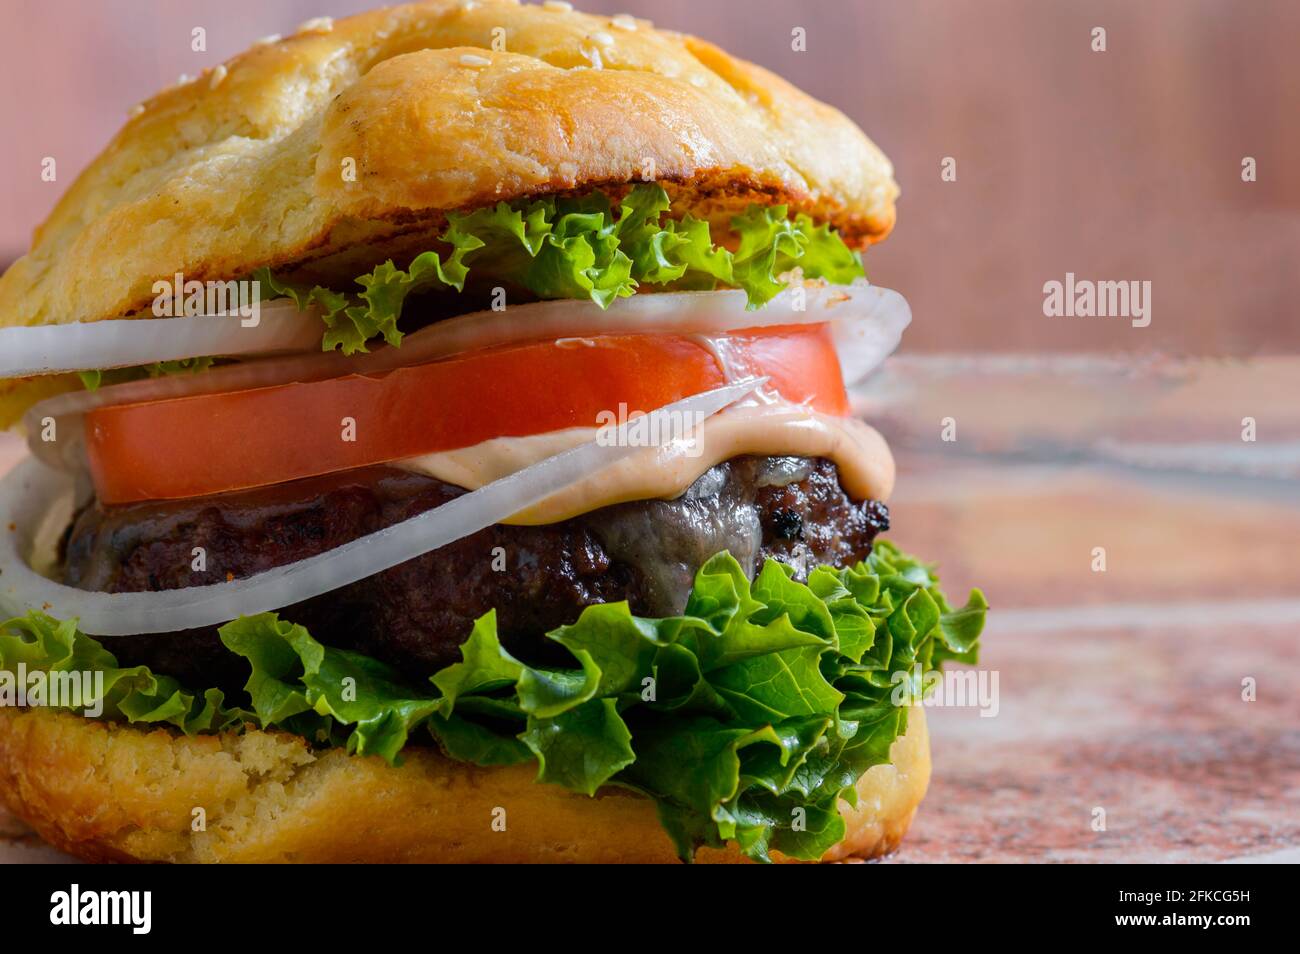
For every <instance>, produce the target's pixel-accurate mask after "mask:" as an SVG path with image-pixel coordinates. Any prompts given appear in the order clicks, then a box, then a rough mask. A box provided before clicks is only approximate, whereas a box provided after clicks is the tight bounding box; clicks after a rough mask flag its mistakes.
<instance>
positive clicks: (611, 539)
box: [63, 456, 889, 691]
mask: <svg viewBox="0 0 1300 954" xmlns="http://www.w3.org/2000/svg"><path fill="white" fill-rule="evenodd" d="M464 492H465V491H464V490H463V489H461V488H459V487H455V486H453V485H451V484H446V483H443V482H442V481H439V480H435V479H432V478H430V477H427V476H421V475H418V474H413V473H409V472H406V471H403V470H398V469H396V468H391V467H374V468H365V469H361V470H355V471H350V472H347V473H341V474H333V475H329V476H326V477H320V478H312V479H308V480H301V481H296V482H294V483H290V484H283V485H280V486H276V487H271V488H266V489H263V490H257V491H251V492H241V493H235V494H223V495H219V496H213V497H206V498H202V499H197V500H183V501H169V502H164V503H147V504H132V505H128V506H120V507H105V506H102V505H101V504H99V503H98V502H93V503H91V504H90V505H88V506H87V507H86V508H84V509H83V510H82V511H81V512H80V513H79V514H78V515H77V517H76V519H75V521H74V522H73V524H72V526H71V527H70V528H69V531H68V535H67V538H66V540H65V542H64V553H63V556H64V562H63V576H64V581H65V582H66V583H68V584H70V585H72V586H77V587H80V588H82V589H86V590H97V591H102V592H109V593H128V592H138V591H144V590H162V589H176V588H180V587H186V586H196V585H201V584H206V583H216V582H220V581H222V580H228V579H238V578H241V577H245V576H250V575H252V574H255V573H258V572H260V571H262V570H267V569H270V568H271V567H275V566H281V565H284V564H287V563H291V562H293V561H295V560H300V559H303V558H304V557H308V556H312V555H313V554H317V553H322V552H324V551H326V550H329V549H332V548H334V547H337V546H340V545H341V544H343V543H346V542H348V541H349V540H353V539H355V538H357V537H360V536H363V535H365V534H367V533H371V532H373V531H376V530H379V529H381V528H383V527H386V526H389V525H391V524H394V523H397V522H399V521H401V520H404V519H406V518H408V517H412V516H414V515H416V514H418V513H421V512H423V511H425V510H429V509H431V508H433V507H436V506H438V505H439V504H442V503H444V502H446V501H448V500H450V499H452V498H454V497H457V496H459V495H460V494H462V493H464ZM888 528H889V514H888V511H887V510H886V508H885V506H884V504H882V503H879V502H876V501H865V502H860V503H859V502H854V501H852V500H850V499H849V498H848V496H847V495H846V494H845V493H844V491H843V490H842V489H841V487H840V483H839V477H838V473H837V471H836V468H835V465H834V464H832V463H831V462H830V461H827V460H823V459H805V458H796V457H752V456H747V457H737V458H734V459H732V460H729V461H726V462H724V463H721V464H719V465H717V466H716V467H713V468H712V469H710V470H709V471H707V472H706V473H705V474H703V475H702V476H701V477H700V478H699V479H698V480H697V481H695V483H694V484H692V485H691V486H690V487H689V488H688V489H687V491H686V492H685V493H684V494H682V495H681V496H680V497H678V498H676V499H674V500H645V501H637V502H633V503H625V504H617V505H615V506H610V507H604V508H602V509H600V510H595V511H592V512H591V513H588V514H584V515H582V516H580V517H576V518H574V519H571V520H566V521H564V522H562V523H556V524H549V525H545V526H534V527H529V526H508V525H498V526H493V527H489V528H487V529H485V530H482V531H480V532H478V533H476V534H473V535H472V536H469V537H466V538H464V539H462V540H458V541H456V542H455V543H452V544H449V545H447V546H445V547H442V548H440V549H438V550H434V551H433V552H431V553H427V554H424V555H423V556H420V557H417V558H416V559H414V560H410V561H408V562H406V563H403V564H400V565H399V566H396V567H393V568H392V569H389V570H385V571H384V572H382V573H377V574H375V575H373V576H370V577H367V578H366V579H364V580H360V581H358V582H357V583H354V584H352V585H350V586H347V587H344V588H343V589H340V590H336V591H334V592H331V593H326V594H324V595H322V596H319V597H316V598H315V599H312V600H308V601H306V602H303V603H300V604H297V605H295V606H292V607H289V608H288V609H285V610H284V611H282V613H281V616H282V618H285V619H289V620H292V621H294V622H296V623H301V624H303V625H305V626H307V627H308V629H310V631H311V633H312V635H313V636H314V637H315V638H317V639H318V640H320V641H321V642H323V643H326V644H328V645H331V646H336V647H339V648H344V649H354V650H357V651H359V652H363V653H366V654H368V655H371V656H374V657H376V658H378V659H382V660H384V661H386V662H388V663H390V664H391V665H393V666H395V667H396V668H397V669H399V670H400V671H401V672H402V673H404V674H405V675H406V676H407V677H408V678H411V679H424V678H427V677H428V676H429V675H431V674H432V673H433V672H435V671H436V670H438V669H440V668H441V667H443V666H446V665H448V664H449V663H452V662H456V661H458V660H459V658H460V655H459V652H458V648H459V646H460V644H461V643H462V642H463V641H464V640H465V639H466V638H467V637H468V636H469V633H470V629H471V627H472V624H473V622H474V620H475V619H477V618H478V617H479V616H482V615H483V614H484V613H486V612H488V611H489V610H491V609H495V610H496V611H497V626H498V630H499V632H500V634H501V638H502V642H503V643H504V644H505V646H506V647H507V648H508V649H509V650H510V651H511V652H512V653H514V654H516V655H517V656H520V657H521V658H523V659H526V660H529V661H532V662H535V663H541V664H544V663H546V662H564V661H565V658H564V657H565V654H564V651H563V650H562V649H560V648H559V647H557V646H555V645H553V644H550V643H548V642H547V641H546V640H544V639H543V634H544V633H546V631H547V630H550V629H553V628H555V627H556V626H560V625H562V624H565V623H572V622H573V621H574V620H576V619H577V617H578V615H579V614H580V613H581V612H582V609H583V607H585V606H587V605H589V604H592V603H601V602H612V601H617V600H624V599H626V600H627V601H628V602H629V603H630V604H631V607H632V610H633V612H635V613H638V614H640V615H644V616H668V615H673V614H675V613H679V612H681V611H682V609H683V608H684V607H685V605H686V598H687V595H688V593H689V591H690V585H691V582H692V580H693V578H694V575H695V571H696V570H697V569H698V568H699V566H700V565H701V564H702V563H703V562H704V561H705V560H706V559H708V557H710V556H712V555H713V554H714V553H716V552H718V551H720V550H730V551H731V553H732V554H733V555H734V556H735V557H736V558H737V559H738V560H739V561H740V562H741V565H742V566H745V567H746V569H749V570H753V569H757V567H758V566H759V565H760V564H761V562H762V560H763V559H764V558H766V557H769V556H771V557H775V558H777V559H779V560H782V561H784V562H787V563H789V564H791V565H792V566H794V568H795V570H796V573H797V575H798V576H799V577H800V578H803V577H805V576H806V574H807V572H808V570H809V569H810V568H811V567H812V566H814V565H816V564H819V563H826V564H832V565H835V566H844V565H847V564H850V563H853V562H855V561H857V560H860V559H862V558H864V557H865V556H866V555H867V553H868V552H869V551H870V549H871V543H872V541H873V539H874V538H875V536H876V534H877V533H879V532H881V531H883V530H887V529H888ZM196 548H202V551H201V554H200V553H198V552H197V551H196ZM105 642H106V645H107V646H108V648H109V649H110V650H111V651H112V652H113V653H114V654H115V655H116V656H117V657H118V659H119V661H120V662H122V663H123V664H125V665H136V664H144V665H148V666H150V667H151V668H153V669H154V671H156V672H161V673H166V674H168V675H171V676H175V677H176V678H178V679H180V680H181V681H182V682H183V683H186V684H188V685H192V686H195V687H203V686H209V685H217V686H220V687H222V688H224V689H227V690H230V691H238V690H240V689H242V686H243V683H244V682H245V680H246V679H247V665H246V663H245V662H244V661H243V660H242V659H239V658H238V657H236V656H234V655H233V654H231V653H229V652H228V651H227V650H226V649H225V648H224V647H223V646H222V645H221V642H220V639H219V638H218V636H217V631H216V628H215V627H213V628H205V629H198V630H187V631H185V632H183V633H172V634H157V635H149V636H132V637H113V638H111V639H107V640H106V641H105ZM557 654H558V655H557Z"/></svg>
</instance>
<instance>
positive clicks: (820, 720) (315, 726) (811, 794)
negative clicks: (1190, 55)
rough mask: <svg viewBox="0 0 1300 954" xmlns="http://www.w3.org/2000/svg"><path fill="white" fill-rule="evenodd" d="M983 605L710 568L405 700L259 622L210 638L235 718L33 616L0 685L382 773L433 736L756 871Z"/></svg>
mask: <svg viewBox="0 0 1300 954" xmlns="http://www.w3.org/2000/svg"><path fill="white" fill-rule="evenodd" d="M986 609H987V604H986V603H985V601H984V598H983V596H982V595H981V594H980V593H979V591H972V593H971V596H970V599H969V600H968V602H967V603H966V605H965V606H963V607H962V608H960V609H955V610H954V609H953V608H952V607H951V606H949V605H948V603H947V601H946V600H945V599H944V596H943V594H942V593H941V592H940V591H939V589H938V586H937V578H936V577H935V575H934V572H933V569H932V568H931V567H929V566H927V565H926V564H923V563H920V562H918V561H917V560H915V559H913V558H911V557H909V556H907V555H906V554H904V553H902V552H901V551H900V550H898V549H897V548H896V547H895V546H893V545H892V544H890V543H888V542H885V541H878V542H877V543H876V546H875V548H874V550H873V552H872V553H871V554H870V556H869V557H868V558H867V559H866V560H865V561H864V562H862V563H860V564H858V565H857V566H854V567H851V568H848V569H842V570H836V569H832V568H829V567H818V568H816V569H814V570H813V571H812V573H811V574H810V575H809V577H808V581H807V583H801V582H798V581H796V580H795V579H794V578H793V571H792V570H791V568H790V567H788V566H786V565H785V564H782V563H779V562H776V561H773V560H769V561H768V562H767V563H766V564H765V565H764V566H763V568H762V569H761V570H760V572H759V573H758V575H757V576H756V577H755V579H754V580H753V581H752V582H751V581H750V580H749V579H747V578H746V576H745V573H744V572H743V570H742V569H741V567H740V565H739V564H738V563H737V562H736V560H735V559H734V558H732V557H731V556H730V555H729V554H727V553H720V554H718V555H717V556H715V557H713V558H712V559H710V560H709V561H708V562H707V563H705V564H704V566H703V567H701V569H700V570H699V573H698V574H697V576H696V579H695V586H694V589H693V591H692V593H691V595H690V598H689V601H688V603H687V606H686V609H685V612H684V613H683V614H682V615H681V616H675V617H668V618H663V619H643V618H640V617H637V616H635V615H633V614H632V613H631V611H630V610H629V608H628V606H627V604H626V603H606V604H597V605H593V606H589V607H587V608H586V609H585V610H584V611H583V613H582V615H581V616H580V617H579V619H578V620H577V622H575V623H574V624H573V625H571V626H562V627H560V628H558V629H556V630H553V631H552V632H550V633H549V634H548V638H549V639H550V640H552V641H554V642H555V643H557V644H559V645H560V646H563V647H564V649H565V650H567V652H568V654H569V656H570V657H571V659H572V663H571V664H570V665H568V666H563V667H538V666H533V665H530V664H528V663H527V662H525V661H523V660H520V659H518V658H516V657H515V656H513V655H511V654H510V653H509V652H508V651H507V650H506V649H505V648H504V647H503V646H502V645H501V642H500V640H499V639H498V636H497V628H496V618H495V614H494V613H488V614H487V615H485V616H484V617H482V618H481V619H479V620H478V621H477V623H476V624H475V625H474V628H473V631H472V632H471V634H470V636H469V638H468V639H467V640H466V642H465V643H464V645H463V646H462V648H461V657H462V659H461V661H460V662H458V663H455V664H453V665H450V666H447V667H446V668H444V669H442V670H441V671H439V672H438V673H436V674H435V675H434V676H433V677H432V678H431V679H430V680H429V682H428V683H427V684H420V685H417V684H412V683H410V682H409V681H407V680H405V679H403V678H402V677H401V676H400V675H399V674H398V673H397V672H396V671H394V670H393V669H392V668H390V667H389V666H387V665H385V664H384V663H382V662H379V661H378V660H375V659H373V658H370V657H368V656H365V655H361V654H358V653H354V652H349V651H346V650H341V649H335V648H332V647H329V646H325V645H323V644H321V643H320V642H318V641H317V640H315V639H313V638H312V636H311V635H310V634H309V633H308V632H307V630H306V629H304V628H303V627H302V626H298V625H295V624H293V623H290V622H288V621H285V620H281V619H280V618H279V617H278V616H277V615H276V614H274V613H263V614H260V615H258V616H251V617H245V618H241V619H238V620H235V621H234V622H232V623H229V624H227V625H226V626H224V627H222V628H221V630H220V635H221V640H222V642H223V643H224V645H225V647H226V648H227V649H228V650H229V651H230V652H232V653H235V654H237V655H239V656H241V657H243V658H244V659H245V660H246V661H247V663H248V665H249V671H250V675H249V678H248V682H247V684H246V687H245V688H246V694H247V697H248V699H247V705H248V708H247V709H244V708H237V707H229V706H227V705H226V704H225V700H224V698H223V697H222V695H221V693H220V692H218V691H217V690H215V689H209V690H207V691H206V692H204V693H202V694H196V693H190V692H186V691H184V690H182V689H181V688H180V687H179V686H177V685H176V684H175V682H174V681H173V680H170V679H169V678H168V677H165V676H155V675H153V674H151V673H149V671H148V670H147V669H145V668H144V667H138V666H137V667H120V666H118V663H117V660H116V659H115V658H114V657H113V656H112V654H111V653H109V652H108V651H107V650H106V649H104V648H103V647H102V646H101V645H100V644H99V643H98V642H96V641H95V640H93V639H91V638H90V637H88V636H86V635H84V634H82V633H80V632H78V631H77V628H76V624H75V622H58V621H55V620H53V619H50V618H49V617H48V616H45V615H43V614H41V613H36V612H34V613H31V614H29V615H28V616H26V617H23V618H20V619H16V620H11V621H9V622H8V623H5V624H3V625H0V633H6V634H7V635H0V670H7V671H13V670H15V669H16V667H17V665H18V663H20V662H22V663H25V664H26V666H27V669H28V670H29V671H30V670H32V669H49V670H53V669H95V670H98V671H102V672H104V674H105V682H104V685H105V687H106V688H105V693H104V695H105V700H106V703H107V706H106V715H108V716H109V717H113V718H124V719H127V720H129V721H133V722H140V721H144V722H150V721H153V722H166V723H169V724H171V725H173V726H175V727H176V728H178V729H180V730H182V731H184V732H187V733H192V732H209V731H217V730H220V729H223V728H227V727H231V726H235V725H239V724H241V723H243V722H252V723H255V724H257V725H259V726H261V727H263V728H266V727H276V728H281V729H284V730H287V731H292V732H296V733H298V734H301V735H303V736H305V737H307V738H309V739H311V740H312V741H313V742H315V743H317V744H321V745H341V746H345V747H346V748H347V750H348V751H349V752H353V753H356V754H357V755H377V756H379V757H381V758H384V759H387V760H388V761H389V762H393V763H396V762H398V761H399V760H400V759H401V753H402V751H403V750H404V749H405V748H406V746H407V745H409V744H411V743H412V740H416V739H419V738H421V737H423V738H425V739H428V737H429V736H430V735H431V736H432V739H433V740H436V742H437V744H438V746H439V747H440V748H441V749H442V750H443V752H444V753H445V754H447V755H448V756H449V757H451V758H454V759H458V760H462V761H466V762H472V763H474V764H476V765H483V766H494V765H511V764H516V763H522V762H529V761H532V762H535V763H536V765H537V770H538V780H539V781H540V782H543V783H550V784H555V785H562V786H564V787H565V788H568V789H571V790H573V791H575V792H582V793H584V794H587V795H591V794H594V793H595V792H597V791H598V790H599V789H601V788H602V787H604V786H611V785H614V786H621V787H624V788H628V789H631V790H634V791H637V792H640V793H642V794H644V795H646V796H648V797H649V798H651V799H653V800H654V802H655V804H656V805H657V807H658V812H659V817H660V819H661V821H662V824H663V826H664V828H665V829H666V830H667V832H668V834H669V835H670V836H671V838H672V839H673V842H674V843H675V845H676V847H677V850H678V852H679V854H680V855H681V857H682V858H683V859H684V860H690V859H691V858H692V857H693V855H694V853H695V851H696V849H697V848H699V847H700V846H702V845H711V846H721V845H723V844H724V843H726V842H727V841H734V842H735V843H736V844H737V845H738V846H739V847H740V849H741V850H742V851H743V852H744V853H745V854H747V855H748V856H749V857H751V858H753V859H755V860H759V861H766V860H769V853H770V852H771V851H773V850H776V851H780V852H782V853H784V854H786V855H789V856H792V857H795V858H803V859H816V858H818V857H820V856H821V855H822V854H824V853H825V852H826V850H827V849H829V848H830V847H831V846H832V845H834V844H835V843H836V842H838V841H839V840H840V839H842V838H843V837H844V833H845V826H844V821H843V819H842V818H841V817H840V812H839V804H840V802H841V801H846V802H848V803H849V804H855V803H856V792H855V788H854V786H855V784H856V782H857V780H858V779H859V778H860V777H861V776H862V774H863V773H864V772H865V771H867V769H869V768H870V767H871V766H873V765H878V764H881V763H884V762H888V761H889V752H890V746H891V745H892V744H893V742H894V740H895V739H897V738H898V737H899V735H901V734H902V733H903V732H904V731H905V730H906V727H907V708H906V707H905V705H898V704H895V702H894V701H893V700H894V697H895V693H894V687H895V685H896V683H897V681H898V680H897V679H896V678H894V677H893V674H895V673H898V672H904V673H908V674H909V678H910V677H911V675H912V674H913V669H914V667H915V666H916V665H917V664H919V665H920V666H921V667H922V669H923V670H929V669H932V668H936V667H939V666H941V665H942V664H943V663H944V662H946V661H960V662H964V663H974V662H976V660H977V658H978V639H979V635H980V630H981V628H982V627H983V622H984V613H985V610H986ZM425 733H428V735H425Z"/></svg>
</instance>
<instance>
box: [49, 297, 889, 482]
mask: <svg viewBox="0 0 1300 954" xmlns="http://www.w3.org/2000/svg"><path fill="white" fill-rule="evenodd" d="M803 296H804V299H803V305H804V307H802V308H800V307H798V305H799V304H800V302H799V300H798V297H797V295H796V292H795V290H794V289H787V290H786V291H784V292H782V293H781V294H780V295H777V296H776V297H775V298H774V299H772V301H770V302H768V304H766V305H765V306H763V307H762V308H760V309H759V310H757V311H746V310H745V302H746V297H745V293H744V292H742V291H731V290H728V291H707V292H662V293H659V292H656V293H642V294H638V295H633V296H632V297H631V298H625V299H620V300H619V301H617V302H615V303H614V304H613V306H611V307H610V308H609V310H608V311H604V310H602V309H601V308H600V307H599V306H597V305H596V304H594V303H593V302H590V301H585V302H584V301H567V300H566V301H543V302H533V303H530V304H527V305H513V306H511V307H509V308H508V309H506V310H505V311H504V312H494V311H481V312H475V313H473V314H469V315H461V316H459V317H456V318H451V319H448V320H447V321H441V322H438V323H437V324H434V325H430V326H429V327H427V328H423V329H421V330H420V331H418V332H415V333H414V334H410V335H407V336H406V338H405V339H404V340H403V342H402V346H401V347H400V348H390V347H386V346H384V347H380V348H378V349H376V350H375V351H374V352H372V353H370V354H361V355H353V356H351V357H348V356H345V355H343V354H341V353H340V352H337V351H333V352H328V353H319V352H318V353H315V354H308V355H294V356H291V357H285V358H278V359H268V360H264V361H250V362H244V363H240V364H235V365H227V366H225V367H220V368H212V369H210V370H207V371H204V372H203V373H201V374H193V375H189V374H187V375H172V376H169V377H164V378H151V379H149V380H144V381H132V382H129V383H127V384H118V385H113V386H111V387H105V388H100V389H99V390H97V391H76V392H73V393H70V394H60V395H58V396H56V397H53V398H50V399H48V400H46V401H42V402H41V403H39V404H37V405H36V406H34V407H32V408H31V409H30V410H29V411H28V412H27V415H26V417H25V418H24V424H25V426H26V430H27V435H28V442H29V444H30V447H31V451H32V453H33V454H34V455H36V456H37V457H39V458H40V459H41V460H43V461H44V462H45V463H47V464H49V465H50V466H52V467H59V468H63V469H69V468H76V467H80V466H84V461H83V452H82V445H81V439H82V426H81V421H80V420H79V418H80V417H81V416H82V415H84V414H85V413H87V412H88V411H91V410H94V409H95V408H97V407H106V406H108V405H112V404H134V403H137V402H143V401H158V400H163V399H166V398H176V397H186V396H189V395H195V394H217V393H221V392H226V391H242V390H246V389H249V388H259V387H270V386H272V385H277V384H284V383H287V382H291V381H320V380H323V379H325V378H332V377H337V376H339V375H343V374H365V373H374V372H381V371H388V370H391V369H393V368H396V367H401V366H404V365H413V364H421V363H423V362H427V361H434V360H437V359H439V358H445V357H449V356H451V355H454V354H461V353H464V352H467V351H475V350H479V349H483V348H491V347H500V346H502V345H509V344H520V343H524V342H529V341H544V340H548V339H549V340H554V339H556V338H569V337H582V336H587V335H593V334H633V333H637V334H640V333H646V334H649V333H664V334H670V333H676V334H709V333H722V332H726V331H734V330H736V329H739V328H758V327H764V326H772V325H793V324H815V323H818V322H826V321H829V322H830V323H831V327H832V333H833V335H834V338H835V346H836V350H837V352H838V353H839V356H840V365H841V368H842V370H843V373H844V383H845V384H846V385H848V386H850V387H851V386H853V385H854V384H856V383H858V382H859V381H861V380H862V379H863V378H864V377H866V375H867V374H868V373H870V372H871V371H872V370H873V369H874V368H875V367H876V366H877V365H879V364H880V363H881V362H882V361H884V359H885V358H886V357H888V356H889V355H890V354H891V353H892V352H893V350H894V349H895V348H896V347H898V342H899V339H900V338H901V336H902V334H903V330H904V329H905V328H906V327H907V325H908V323H909V322H910V321H911V318H912V314H911V310H910V309H909V308H908V305H907V301H906V300H905V299H904V298H903V296H902V295H900V294H898V293H897V292H894V291H890V290H889V289H887V288H877V287H875V286H874V285H869V284H868V283H867V282H865V281H861V280H860V281H857V282H854V283H853V284H852V285H825V284H819V283H807V284H806V285H804V286H803ZM182 320H189V319H182ZM47 419H49V420H53V421H54V422H55V425H56V427H55V431H54V433H55V436H56V438H57V439H56V440H54V441H47V440H43V439H42V438H43V436H44V435H45V432H46V428H45V427H43V423H44V422H45V421H46V420H47Z"/></svg>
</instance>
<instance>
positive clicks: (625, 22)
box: [609, 13, 636, 30]
mask: <svg viewBox="0 0 1300 954" xmlns="http://www.w3.org/2000/svg"><path fill="white" fill-rule="evenodd" d="M609 22H610V24H611V25H612V26H616V27H618V28H619V29H620V30H635V29H636V21H635V20H633V19H632V18H631V17H630V16H628V15H627V14H626V13H620V14H619V15H618V16H616V17H614V19H612V20H610V21H609Z"/></svg>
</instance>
